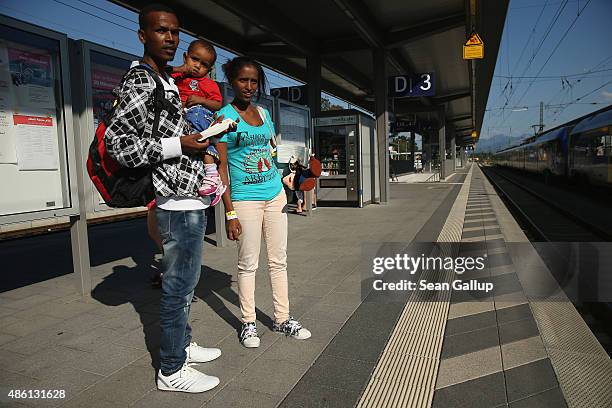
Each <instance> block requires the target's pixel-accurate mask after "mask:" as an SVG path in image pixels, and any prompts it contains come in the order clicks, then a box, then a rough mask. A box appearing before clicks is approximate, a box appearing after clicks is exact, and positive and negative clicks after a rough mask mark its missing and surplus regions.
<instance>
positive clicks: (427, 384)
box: [357, 167, 473, 408]
mask: <svg viewBox="0 0 612 408" xmlns="http://www.w3.org/2000/svg"><path fill="white" fill-rule="evenodd" d="M472 171H473V167H471V168H470V170H469V172H468V174H467V177H466V178H465V182H464V184H463V186H462V187H461V190H460V191H459V194H458V195H457V198H456V200H455V203H454V204H453V207H452V208H451V211H450V213H449V216H448V217H447V219H446V222H445V223H444V227H443V228H442V231H441V232H440V235H439V237H438V242H441V243H443V244H441V245H440V247H439V248H440V251H439V252H440V253H439V254H432V255H434V256H436V255H439V256H451V255H452V254H453V252H456V251H457V249H458V248H456V243H458V242H460V241H461V233H462V229H463V220H464V217H465V208H466V205H467V199H468V193H469V191H470V183H471V179H472ZM453 243H455V244H453ZM434 273H436V272H435V271H429V272H426V273H425V274H424V275H423V279H428V280H432V279H434V278H435V280H436V281H437V282H450V281H451V279H452V276H453V273H452V272H450V271H446V272H442V273H441V274H442V276H439V275H438V276H436V277H434V276H433V274H434ZM424 296H427V294H424V293H422V292H414V293H413V294H412V295H411V297H410V300H409V301H408V303H406V306H405V308H404V310H403V311H402V314H401V316H400V318H399V319H398V322H397V324H396V326H395V328H394V330H393V333H392V334H391V337H390V339H389V342H388V343H387V345H386V346H385V349H384V350H383V353H382V355H381V358H380V360H379V361H378V364H377V365H376V367H375V368H374V373H373V375H372V377H371V378H370V381H369V383H368V385H367V386H366V389H365V391H364V393H363V394H362V396H361V398H360V400H359V402H358V403H357V407H358V408H396V407H397V408H399V407H410V408H412V407H429V406H431V402H432V399H433V394H434V389H435V385H436V375H437V372H438V365H439V357H440V353H441V352H442V342H443V340H444V330H445V327H446V318H447V315H448V309H449V302H450V292H448V291H443V292H436V293H435V294H434V296H436V298H435V299H425V298H424Z"/></svg>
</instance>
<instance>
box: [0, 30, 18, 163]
mask: <svg viewBox="0 0 612 408" xmlns="http://www.w3.org/2000/svg"><path fill="white" fill-rule="evenodd" d="M13 105H14V103H13V98H12V95H11V72H10V68H9V57H8V48H7V46H6V42H5V41H1V40H0V164H1V163H10V164H15V163H17V153H16V151H15V135H14V134H13V118H12V113H13Z"/></svg>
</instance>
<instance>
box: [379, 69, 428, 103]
mask: <svg viewBox="0 0 612 408" xmlns="http://www.w3.org/2000/svg"><path fill="white" fill-rule="evenodd" d="M435 89H436V87H435V76H434V73H433V72H425V73H421V74H414V75H398V76H394V77H390V78H389V97H391V98H411V97H419V96H434V95H435V94H436V91H435Z"/></svg>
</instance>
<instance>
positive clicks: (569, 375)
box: [548, 349, 612, 408]
mask: <svg viewBox="0 0 612 408" xmlns="http://www.w3.org/2000/svg"><path fill="white" fill-rule="evenodd" d="M548 353H549V354H550V358H551V361H553V367H554V369H555V373H556V374H557V378H558V379H559V383H560V384H561V386H562V389H563V393H564V395H565V398H566V400H567V404H568V405H569V406H570V407H585V408H587V407H588V408H592V407H612V364H610V359H609V358H608V356H607V355H605V356H601V355H585V354H583V353H573V352H570V351H563V350H555V349H549V350H548Z"/></svg>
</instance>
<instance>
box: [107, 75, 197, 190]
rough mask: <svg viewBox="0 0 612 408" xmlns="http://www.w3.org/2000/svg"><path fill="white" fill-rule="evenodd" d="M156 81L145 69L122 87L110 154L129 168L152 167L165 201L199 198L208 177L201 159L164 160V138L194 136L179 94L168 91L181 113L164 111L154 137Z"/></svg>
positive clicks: (109, 140) (110, 134)
mask: <svg viewBox="0 0 612 408" xmlns="http://www.w3.org/2000/svg"><path fill="white" fill-rule="evenodd" d="M154 89H155V80H154V79H153V78H152V77H151V74H150V73H149V72H148V71H146V70H145V69H139V68H137V69H133V70H132V71H131V72H130V73H129V74H128V75H127V76H126V78H125V80H124V81H123V83H122V84H121V85H120V87H119V91H118V93H119V102H118V106H117V108H116V109H115V113H114V115H113V117H112V119H111V121H110V124H109V126H108V128H107V129H106V133H105V135H104V137H105V142H106V148H107V150H108V152H109V154H110V155H111V156H112V157H113V158H115V160H117V161H118V162H119V163H120V164H121V165H123V166H125V167H142V166H151V167H152V169H153V186H154V188H155V192H156V194H157V195H161V196H163V197H169V196H181V197H197V189H198V187H199V186H200V184H201V182H202V178H203V177H204V175H205V172H204V163H203V162H202V158H201V156H185V155H182V156H180V157H176V158H173V159H168V160H163V159H164V157H163V152H162V144H161V138H170V137H180V136H182V135H185V134H188V133H190V128H189V125H188V123H187V121H186V120H185V118H184V115H183V108H182V105H181V100H180V98H179V95H178V94H177V93H176V92H173V91H169V90H167V89H166V90H165V94H166V99H168V100H169V101H171V102H172V104H173V105H175V106H176V108H177V113H176V114H173V113H169V112H167V111H162V112H161V115H160V119H159V132H158V137H157V138H153V137H152V130H153V129H152V128H153V121H154V118H155V113H154V111H153V105H154V98H153V90H154Z"/></svg>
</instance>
